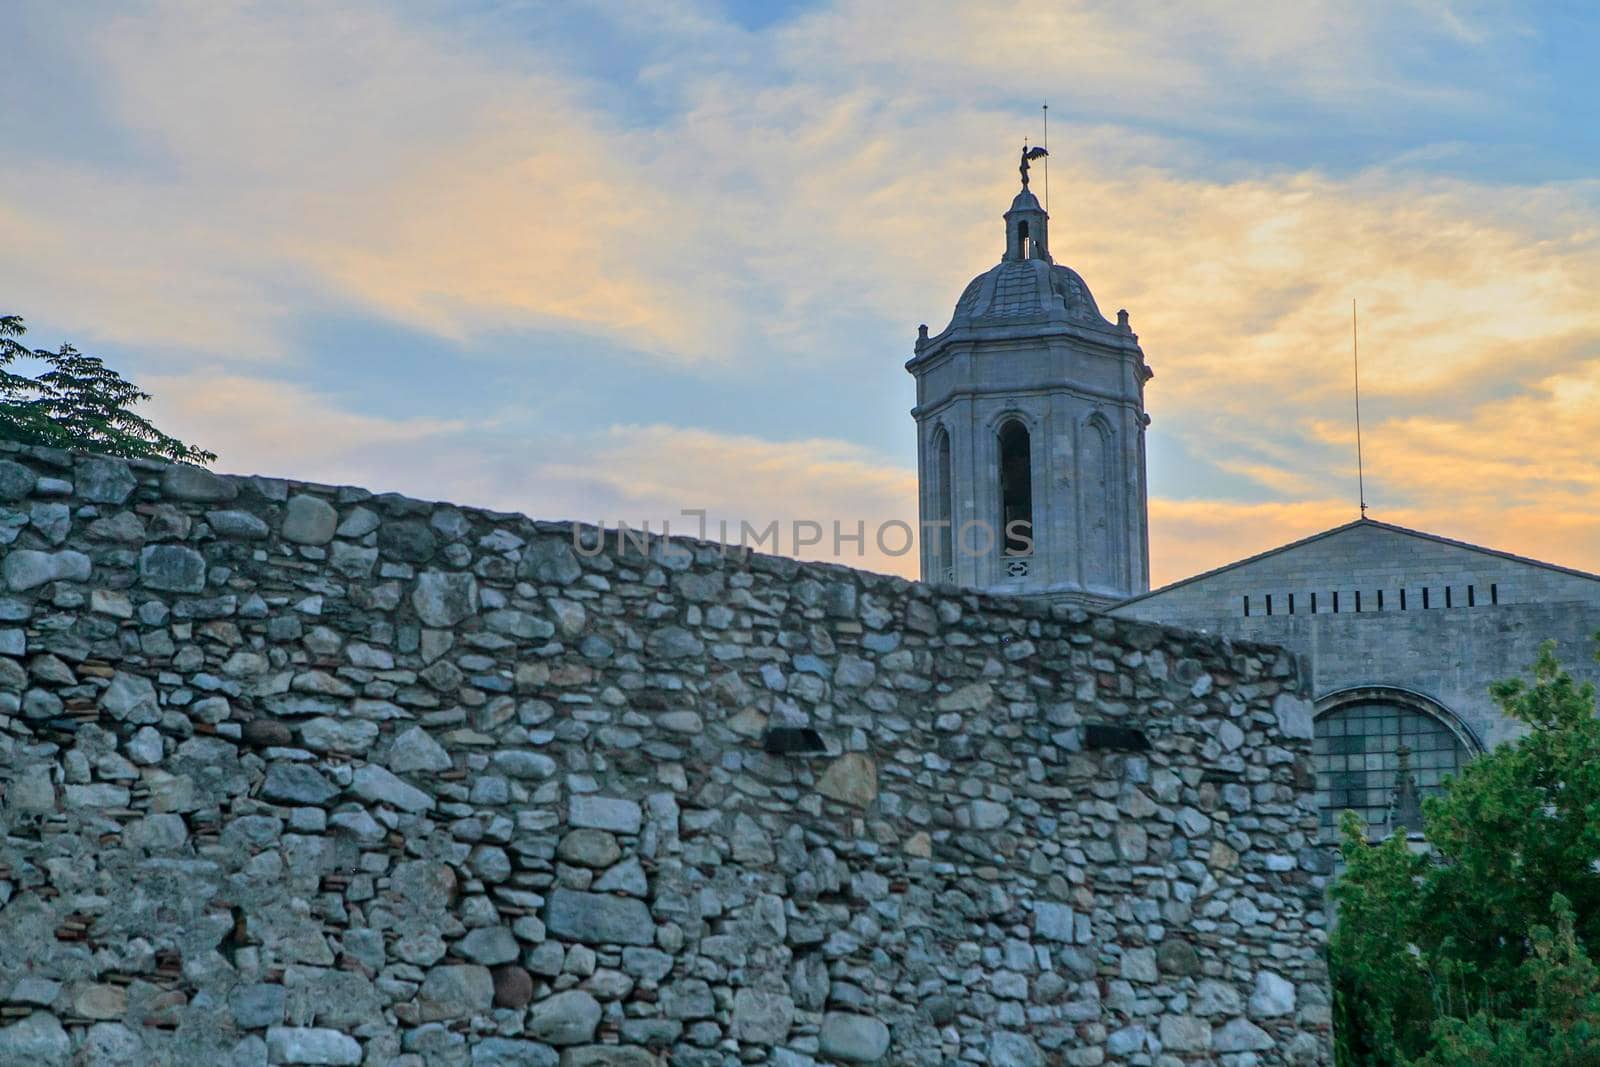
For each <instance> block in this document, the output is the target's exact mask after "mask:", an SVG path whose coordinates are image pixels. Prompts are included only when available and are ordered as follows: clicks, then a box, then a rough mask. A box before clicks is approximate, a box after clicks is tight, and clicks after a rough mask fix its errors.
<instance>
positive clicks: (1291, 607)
mask: <svg viewBox="0 0 1600 1067" xmlns="http://www.w3.org/2000/svg"><path fill="white" fill-rule="evenodd" d="M1289 614H1290V615H1293V614H1294V594H1293V593H1290V594H1289Z"/></svg>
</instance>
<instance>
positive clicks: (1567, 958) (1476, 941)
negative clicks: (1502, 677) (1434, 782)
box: [1329, 635, 1600, 1067]
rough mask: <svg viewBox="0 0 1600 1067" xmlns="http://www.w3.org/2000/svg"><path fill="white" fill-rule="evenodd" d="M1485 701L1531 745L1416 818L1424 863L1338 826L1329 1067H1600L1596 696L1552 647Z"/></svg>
mask: <svg viewBox="0 0 1600 1067" xmlns="http://www.w3.org/2000/svg"><path fill="white" fill-rule="evenodd" d="M1596 636H1597V637H1600V635H1596ZM1492 692H1493V694H1494V697H1495V699H1496V701H1498V702H1499V704H1500V706H1501V708H1502V709H1503V710H1504V711H1505V713H1506V715H1507V716H1508V717H1510V718H1512V719H1514V720H1516V721H1518V722H1521V723H1523V724H1524V725H1525V726H1526V727H1527V728H1528V730H1527V733H1526V735H1525V736H1523V737H1521V738H1520V739H1518V740H1516V741H1514V742H1511V743H1508V744H1504V745H1501V746H1500V747H1498V748H1496V749H1495V750H1494V751H1493V752H1491V753H1488V754H1487V755H1484V756H1481V757H1479V758H1478V759H1476V760H1473V761H1472V762H1471V763H1469V764H1467V766H1466V767H1464V768H1463V769H1462V772H1461V774H1460V775H1459V776H1458V777H1457V778H1455V779H1454V780H1453V781H1451V782H1449V783H1448V785H1447V788H1446V789H1445V792H1444V793H1443V795H1441V796H1438V797H1433V798H1430V799H1428V800H1427V801H1426V802H1425V803H1424V805H1423V814H1424V835H1425V837H1426V838H1427V842H1428V845H1429V852H1428V854H1426V855H1421V854H1417V853H1415V852H1413V851H1412V850H1411V849H1410V848H1409V847H1408V845H1407V842H1406V841H1405V840H1404V839H1403V835H1399V834H1397V835H1394V836H1392V837H1390V838H1389V839H1388V840H1386V841H1384V842H1383V843H1381V844H1378V845H1372V844H1369V843H1368V842H1367V840H1366V837H1365V835H1364V832H1363V831H1364V826H1363V825H1362V823H1361V821H1360V820H1359V819H1357V818H1355V817H1353V816H1347V817H1346V820H1345V821H1344V822H1343V823H1342V824H1341V832H1342V835H1343V844H1342V851H1343V854H1344V859H1345V864H1346V868H1345V871H1344V873H1343V874H1342V875H1341V876H1340V878H1339V880H1338V882H1337V883H1336V884H1335V886H1334V890H1333V893H1334V899H1335V900H1336V902H1337V903H1338V907H1339V921H1338V926H1337V928H1336V930H1335V931H1334V933H1333V936H1332V938H1331V941H1330V956H1329V958H1330V965H1331V970H1332V974H1333V980H1334V987H1335V988H1334V1013H1335V1018H1334V1026H1335V1044H1336V1051H1337V1054H1338V1062H1339V1063H1340V1064H1341V1067H1467V1065H1483V1067H1500V1065H1506V1067H1510V1065H1512V1064H1516V1065H1518V1067H1568V1065H1572V1067H1576V1065H1578V1064H1600V977H1597V975H1596V971H1595V967H1594V966H1593V964H1592V963H1591V962H1590V949H1591V948H1592V947H1593V946H1594V945H1595V944H1596V943H1597V939H1600V873H1597V871H1600V720H1597V719H1596V718H1595V691H1594V687H1593V686H1592V685H1589V684H1588V683H1585V684H1583V685H1579V684H1577V683H1576V682H1575V681H1574V680H1573V678H1572V676H1571V675H1569V674H1568V673H1567V672H1565V671H1563V670H1562V669H1561V667H1560V664H1559V663H1558V662H1557V661H1556V658H1555V651H1554V645H1553V643H1547V644H1546V645H1544V647H1542V648H1541V649H1540V652H1539V657H1538V660H1537V661H1536V662H1535V663H1534V665H1533V677H1532V681H1531V683H1530V682H1525V681H1523V680H1521V679H1513V680H1510V681H1505V682H1501V683H1498V684H1497V685H1495V686H1494V688H1493V690H1492Z"/></svg>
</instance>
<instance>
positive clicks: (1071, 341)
mask: <svg viewBox="0 0 1600 1067" xmlns="http://www.w3.org/2000/svg"><path fill="white" fill-rule="evenodd" d="M1039 154H1042V153H1040V150H1038V149H1035V150H1033V153H1031V155H1032V156H1033V157H1035V158H1036V157H1037V155H1039ZM1029 158H1030V153H1028V152H1027V151H1026V150H1024V155H1023V160H1022V167H1021V170H1022V190H1021V191H1020V192H1019V193H1017V195H1016V198H1015V199H1014V200H1012V201H1011V209H1010V210H1009V211H1007V212H1006V213H1005V223H1006V245H1005V255H1004V256H1003V257H1002V258H1001V260H1000V262H999V263H997V264H996V265H995V266H993V267H991V268H990V269H989V270H987V271H985V272H984V273H983V274H980V275H978V276H977V277H976V278H974V279H973V280H972V282H971V283H970V284H968V286H967V287H966V289H965V290H964V291H963V292H962V294H961V298H960V299H959V300H958V301H956V308H955V314H954V315H953V316H952V317H951V319H950V325H948V326H946V327H945V328H944V330H943V331H941V332H940V333H939V334H937V335H936V336H932V337H930V336H929V335H928V328H927V327H926V326H923V327H922V328H921V329H920V330H919V331H918V337H917V346H916V355H914V356H913V357H912V358H911V359H910V361H908V362H907V363H906V370H908V371H910V372H911V373H912V375H914V376H915V377H916V379H917V406H916V407H915V408H913V409H912V410H911V414H912V417H913V418H915V419H916V422H917V470H918V482H919V490H920V491H919V496H920V502H919V508H920V512H921V518H922V531H923V535H922V577H923V580H924V581H928V582H935V583H940V584H947V585H958V586H963V587H967V588H974V589H981V590H984V591H988V592H997V593H1011V594H1023V595H1032V596H1040V597H1045V598H1048V599H1050V600H1061V601H1072V602H1078V603H1083V604H1086V605H1090V606H1095V605H1103V604H1109V603H1113V602H1115V601H1117V600H1121V599H1123V598H1126V597H1129V596H1132V595H1134V594H1136V593H1142V592H1145V591H1147V590H1148V589H1149V588H1150V551H1149V527H1148V522H1147V516H1146V505H1145V453H1144V432H1145V427H1146V426H1147V425H1149V421H1150V420H1149V418H1148V416H1146V415H1145V412H1144V383H1145V382H1146V381H1148V380H1149V379H1150V377H1151V375H1152V371H1151V370H1150V368H1149V367H1148V366H1147V365H1146V364H1145V361H1144V351H1143V350H1142V349H1141V348H1140V347H1139V339H1138V337H1137V336H1136V335H1135V334H1134V333H1133V331H1132V329H1131V328H1130V327H1129V325H1128V315H1127V312H1119V313H1118V315H1117V322H1116V323H1115V324H1112V323H1111V322H1109V321H1107V320H1106V318H1105V317H1104V316H1102V315H1101V314H1100V309H1099V308H1098V307H1097V306H1096V305H1095V302H1094V297H1093V296H1091V295H1090V293H1089V288H1088V286H1086V285H1085V284H1084V282H1083V279H1082V278H1081V277H1079V276H1078V273H1077V271H1074V270H1072V269H1071V268H1069V267H1064V266H1058V265H1056V263H1055V262H1054V260H1053V259H1052V258H1051V256H1050V231H1049V224H1050V216H1049V215H1047V214H1046V213H1045V210H1044V208H1043V207H1041V206H1040V205H1039V201H1038V199H1037V198H1036V197H1035V196H1034V195H1033V193H1032V192H1031V191H1029V189H1028V162H1029Z"/></svg>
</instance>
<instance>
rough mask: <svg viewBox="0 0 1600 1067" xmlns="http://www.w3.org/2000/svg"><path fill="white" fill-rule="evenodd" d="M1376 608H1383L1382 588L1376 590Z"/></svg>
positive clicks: (1380, 609)
mask: <svg viewBox="0 0 1600 1067" xmlns="http://www.w3.org/2000/svg"><path fill="white" fill-rule="evenodd" d="M1378 610H1379V611H1382V610H1383V590H1382V589H1380V590H1378Z"/></svg>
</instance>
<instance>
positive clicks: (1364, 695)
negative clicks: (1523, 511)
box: [906, 173, 1600, 833]
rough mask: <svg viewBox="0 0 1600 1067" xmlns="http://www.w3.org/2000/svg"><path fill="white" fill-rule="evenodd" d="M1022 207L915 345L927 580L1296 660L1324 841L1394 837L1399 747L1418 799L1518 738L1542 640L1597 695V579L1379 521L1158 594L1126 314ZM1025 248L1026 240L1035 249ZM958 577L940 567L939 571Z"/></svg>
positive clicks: (1019, 202) (1027, 200)
mask: <svg viewBox="0 0 1600 1067" xmlns="http://www.w3.org/2000/svg"><path fill="white" fill-rule="evenodd" d="M1047 224H1048V218H1047V216H1046V215H1045V213H1044V211H1043V210H1042V209H1041V208H1040V207H1039V204H1038V201H1037V200H1035V199H1034V197H1033V195H1032V194H1031V193H1030V192H1029V191H1028V188H1027V184H1026V173H1024V185H1023V188H1022V191H1021V192H1020V193H1018V194H1017V197H1016V200H1015V201H1014V202H1013V204H1012V207H1011V210H1010V211H1008V212H1007V213H1006V246H1005V254H1004V257H1003V258H1002V259H1001V261H1000V263H999V264H998V265H997V266H995V267H993V268H991V269H990V270H989V271H987V272H986V273H984V274H982V275H979V276H978V278H976V279H974V280H973V282H972V283H971V284H970V285H968V286H967V288H966V290H965V291H964V292H963V293H962V295H961V298H960V300H959V301H958V302H957V304H956V308H955V313H954V315H953V316H952V318H951V321H950V325H949V326H948V327H947V328H946V329H945V330H944V331H942V332H941V333H939V334H938V335H937V336H935V337H932V338H930V337H928V336H927V331H926V328H924V329H923V330H922V331H921V336H919V337H918V340H917V344H916V354H915V356H914V357H913V358H912V359H911V360H910V361H909V362H908V363H907V364H906V367H907V369H908V370H910V371H911V372H912V373H913V374H914V375H916V377H917V406H916V407H915V408H914V409H913V411H912V415H913V416H914V418H915V419H916V422H917V435H918V436H917V440H918V455H919V475H920V486H921V501H920V509H921V515H922V519H923V522H924V524H925V525H924V529H925V530H927V531H929V532H928V533H927V534H926V535H925V537H924V542H925V544H924V550H923V552H924V555H923V567H922V575H923V578H924V580H926V581H930V582H944V583H953V584H956V585H959V586H970V587H974V588H978V589H984V590H992V591H996V592H999V591H1006V592H1014V593H1019V594H1022V595H1027V596H1035V597H1039V598H1042V599H1045V600H1057V599H1071V600H1076V601H1080V602H1084V603H1089V604H1093V605H1097V606H1099V607H1102V608H1104V609H1105V610H1107V611H1109V612H1110V613H1111V614H1113V615H1115V616H1118V617H1123V618H1137V619H1145V620H1149V621H1154V622H1162V623H1171V624H1175V625H1179V626H1185V627H1192V628H1195V629H1198V630H1201V631H1202V632H1207V633H1212V634H1220V635H1226V636H1230V637H1237V638H1243V639H1248V640H1251V641H1265V642H1271V643H1275V644H1280V645H1282V646H1284V647H1285V648H1288V649H1291V650H1293V651H1295V652H1297V653H1300V654H1303V655H1304V656H1306V657H1307V661H1308V663H1309V665H1310V676H1311V685H1312V693H1313V697H1314V699H1315V701H1316V709H1317V719H1316V724H1317V725H1316V735H1317V736H1316V742H1315V760H1316V764H1317V790H1318V799H1319V803H1320V805H1321V807H1322V809H1323V815H1322V818H1323V822H1324V826H1325V828H1327V827H1330V826H1331V825H1332V823H1333V822H1334V820H1335V818H1336V815H1337V812H1338V811H1340V810H1343V809H1346V808H1350V809H1354V810H1358V811H1360V812H1362V813H1363V814H1364V815H1365V816H1366V817H1367V819H1368V821H1369V822H1370V823H1371V824H1373V826H1374V829H1375V832H1378V833H1381V832H1383V829H1384V827H1386V826H1387V825H1388V824H1389V822H1390V809H1391V806H1392V800H1393V797H1392V794H1393V791H1394V785H1395V776H1396V772H1397V770H1398V768H1399V763H1400V760H1401V758H1402V756H1401V750H1402V748H1404V749H1405V750H1407V752H1408V753H1409V759H1410V763H1411V766H1412V768H1413V769H1414V770H1415V772H1416V775H1415V777H1416V779H1417V782H1418V784H1419V786H1420V787H1421V789H1422V791H1423V793H1424V794H1426V793H1428V792H1430V791H1433V790H1436V789H1437V787H1438V784H1439V782H1440V780H1441V778H1442V777H1443V776H1444V775H1447V774H1449V773H1450V772H1452V771H1453V770H1455V769H1456V768H1458V767H1459V766H1460V765H1461V763H1462V762H1463V761H1465V760H1467V759H1470V758H1471V757H1472V756H1473V755H1474V754H1476V753H1479V752H1482V751H1483V750H1484V749H1485V748H1486V747H1488V746H1491V745H1494V744H1495V743H1497V742H1499V741H1502V740H1505V739H1506V738H1507V737H1509V736H1511V734H1512V733H1513V731H1514V727H1515V724H1514V723H1511V722H1509V721H1507V720H1506V719H1505V718H1504V716H1503V715H1502V714H1501V713H1500V710H1499V708H1498V707H1497V706H1496V705H1495V703H1494V702H1493V700H1492V699H1491V698H1490V696H1489V692H1488V689H1489V685H1490V684H1491V683H1492V682H1494V681H1496V680H1498V679H1501V678H1506V677H1509V676H1511V675H1514V674H1517V673H1519V672H1524V671H1525V670H1526V669H1527V667H1528V665H1529V664H1531V663H1532V662H1533V659H1534V657H1535V655H1536V653H1537V650H1538V648H1539V645H1540V644H1541V643H1542V642H1543V641H1546V640H1554V641H1556V642H1557V645H1558V652H1559V655H1560V656H1561V659H1562V661H1563V662H1564V663H1565V664H1566V665H1568V667H1569V668H1570V669H1572V670H1573V671H1574V672H1575V673H1576V674H1578V675H1580V676H1582V677H1586V678H1589V679H1591V680H1595V681H1597V682H1600V671H1597V670H1596V668H1595V665H1594V661H1593V659H1592V654H1593V642H1592V641H1591V639H1590V638H1591V635H1592V634H1594V633H1595V632H1596V631H1597V630H1600V577H1597V576H1595V575H1592V574H1586V573H1584V572H1582V571H1578V570H1574V569H1572V568H1569V567H1562V566H1559V565H1556V564H1552V563H1543V562H1540V561H1538V560H1531V559H1525V558H1522V557H1519V556H1515V555H1511V554H1509V553H1505V552H1498V551H1495V550H1493V549H1488V548H1483V547H1480V546H1477V545H1471V544H1466V543H1463V542H1460V541H1454V540H1451V539H1449V538H1445V537H1440V536H1437V535H1435V534H1430V533H1424V532H1421V531H1417V530H1409V529H1405V528H1403V527H1400V526H1395V525H1392V524H1389V523H1384V522H1378V521H1374V520H1370V519H1365V518H1363V519H1360V520H1358V521H1356V522H1352V523H1349V524H1347V525H1344V526H1339V527H1336V528H1334V529H1331V530H1327V531H1324V532H1323V533H1320V534H1317V535H1315V536H1313V537H1308V538H1305V539H1303V540H1300V541H1296V542H1294V543H1293V544H1288V545H1284V546H1282V547H1280V548H1277V549H1274V550H1272V551H1270V552H1264V553H1261V554H1260V555H1256V556H1252V557H1250V558H1248V559H1244V560H1240V561H1238V562H1236V563H1232V564H1229V565H1227V566H1224V567H1219V568H1217V569H1215V570H1212V571H1208V572H1206V573H1204V574H1199V575H1195V576H1194V577H1192V578H1187V579H1184V580H1183V581H1179V582H1174V583H1172V584H1171V585H1168V586H1166V587H1164V588H1161V589H1157V590H1154V591H1150V590H1149V586H1148V568H1147V566H1146V561H1145V560H1146V557H1145V551H1146V550H1145V544H1146V537H1147V535H1146V530H1147V518H1146V507H1145V468H1144V427H1145V426H1146V425H1147V424H1148V422H1149V420H1148V418H1147V417H1146V416H1145V414H1144V403H1143V389H1142V386H1143V383H1144V382H1145V381H1146V380H1147V379H1148V378H1149V377H1150V376H1151V372H1150V370H1149V368H1148V367H1146V366H1145V363H1144V356H1143V353H1142V351H1141V349H1140V347H1139V344H1138V339H1137V338H1136V337H1135V336H1134V335H1133V333H1132V332H1131V331H1130V330H1129V328H1128V317H1127V313H1126V312H1120V313H1119V314H1118V323H1117V325H1115V326H1113V325H1112V324H1111V323H1109V322H1108V321H1106V320H1105V319H1104V318H1103V317H1102V316H1101V315H1100V313H1099V311H1098V310H1097V308H1096V305H1095V303H1094V300H1093V298H1092V297H1090V295H1089V290H1088V288H1087V287H1086V286H1085V285H1084V283H1083V280H1082V279H1081V278H1080V277H1079V276H1078V274H1077V273H1076V272H1074V271H1072V270H1070V269H1069V268H1067V267H1064V266H1059V265H1056V264H1055V263H1054V262H1053V261H1052V260H1051V257H1050V252H1049V245H1048V241H1047V239H1046V236H1045V235H1046V233H1047V228H1046V227H1047ZM1030 238H1031V243H1030ZM946 518H949V519H951V520H952V523H953V525H954V526H955V528H956V529H957V530H958V531H959V529H960V527H961V525H962V524H963V523H970V522H973V521H974V520H982V519H989V520H991V521H995V522H999V521H1002V520H1011V519H1013V518H1019V519H1021V520H1023V521H1024V523H1025V524H1026V525H1025V529H1027V531H1028V532H1029V533H1030V534H1031V554H1029V553H1023V552H1020V551H1019V550H1018V546H1017V545H1016V544H1007V543H1005V542H1003V541H1002V542H1000V543H998V544H994V545H986V544H983V543H981V542H976V541H974V542H972V543H968V544H963V543H961V538H960V536H959V534H958V535H957V537H956V539H955V540H956V543H955V544H954V545H952V543H951V538H950V536H949V535H948V534H946V535H943V536H941V535H940V534H939V533H937V532H936V531H937V530H938V527H937V526H935V525H929V524H932V523H937V522H939V521H940V520H943V519H946ZM952 560H953V561H954V562H953V565H952V562H951V561H952Z"/></svg>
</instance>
